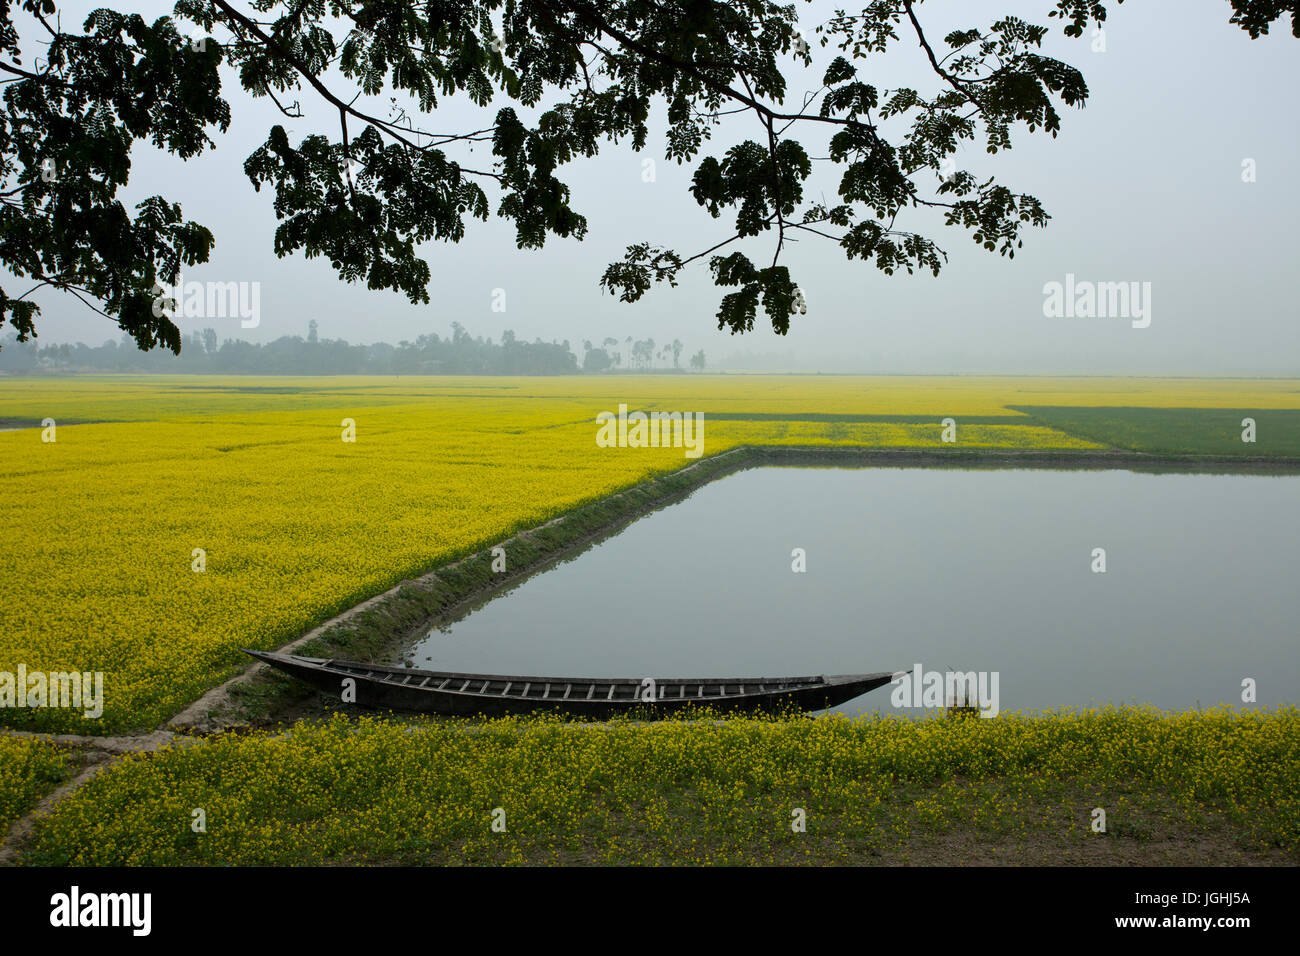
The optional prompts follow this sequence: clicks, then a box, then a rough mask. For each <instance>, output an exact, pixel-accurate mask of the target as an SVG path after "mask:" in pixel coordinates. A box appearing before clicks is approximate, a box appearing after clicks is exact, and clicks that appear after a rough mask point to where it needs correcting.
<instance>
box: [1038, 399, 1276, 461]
mask: <svg viewBox="0 0 1300 956" xmlns="http://www.w3.org/2000/svg"><path fill="white" fill-rule="evenodd" d="M1015 408H1016V410H1017V411H1021V412H1024V413H1025V414H1027V415H1029V416H1030V417H1031V418H1033V419H1034V420H1036V421H1038V422H1040V423H1042V424H1043V425H1046V426H1048V427H1050V428H1054V429H1057V430H1058V431H1063V432H1068V433H1069V434H1071V435H1076V436H1078V437H1081V438H1087V439H1089V440H1090V441H1095V442H1100V443H1102V444H1106V445H1113V446H1115V447H1116V448H1127V449H1129V450H1131V451H1142V452H1151V453H1157V454H1167V455H1227V456H1232V457H1235V458H1300V411H1295V410H1293V409H1270V408H1266V409H1259V408H1253V409H1252V408H1077V407H1065V406H1046V405H1020V406H1015ZM1243 418H1253V419H1254V420H1255V425H1256V429H1255V433H1256V439H1255V442H1254V443H1247V442H1243V441H1242V440H1241V434H1242V430H1243V428H1242V424H1241V421H1242V419H1243Z"/></svg>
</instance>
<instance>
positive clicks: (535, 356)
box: [0, 320, 704, 375]
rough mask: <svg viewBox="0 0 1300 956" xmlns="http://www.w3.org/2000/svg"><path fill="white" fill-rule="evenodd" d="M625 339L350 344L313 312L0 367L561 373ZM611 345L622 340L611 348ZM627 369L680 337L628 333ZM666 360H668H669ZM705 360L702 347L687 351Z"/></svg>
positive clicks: (3, 352) (36, 356)
mask: <svg viewBox="0 0 1300 956" xmlns="http://www.w3.org/2000/svg"><path fill="white" fill-rule="evenodd" d="M622 345H623V343H621V342H619V341H618V340H615V339H613V338H609V339H606V340H605V344H604V347H598V346H594V345H593V344H592V343H591V342H590V341H587V342H584V343H583V359H582V362H581V364H579V361H578V357H577V355H575V354H574V350H573V349H572V348H571V346H570V345H569V342H568V340H567V339H566V340H565V341H563V342H543V341H542V340H541V339H535V340H534V341H532V342H524V341H521V340H519V339H517V338H515V334H514V333H513V332H511V331H509V330H506V331H505V332H503V333H501V341H500V342H493V341H492V339H490V338H488V339H484V338H481V337H474V336H471V335H470V334H469V333H468V332H467V331H466V330H465V328H464V327H463V326H462V325H461V324H460V323H459V322H453V323H452V326H451V335H450V336H439V335H437V334H430V335H421V336H420V337H419V338H417V339H416V340H415V341H414V342H405V341H404V342H400V343H399V344H397V345H389V344H388V343H386V342H377V343H375V344H374V345H350V344H348V343H347V342H345V341H343V340H342V339H320V338H319V337H318V335H317V331H316V322H315V321H314V320H313V321H312V322H311V323H310V325H309V327H308V331H307V337H306V338H303V337H302V336H297V335H294V336H288V335H287V336H283V337H282V338H278V339H276V340H275V341H273V342H267V343H265V344H256V343H253V342H245V341H242V340H240V339H226V340H225V341H224V342H220V343H218V340H217V333H216V331H215V330H213V329H204V330H203V331H202V332H198V333H191V334H189V335H186V336H185V337H184V338H183V340H182V342H181V354H180V355H173V354H172V353H171V352H169V351H167V350H165V349H155V350H153V351H151V352H142V351H140V350H139V349H138V348H136V345H135V342H134V341H133V340H132V339H131V338H130V337H129V336H125V335H124V336H123V337H122V339H121V341H118V342H114V341H111V340H110V341H107V342H105V343H104V344H103V345H100V346H98V347H95V348H92V347H90V346H88V345H83V344H82V343H80V342H78V343H77V344H76V345H48V346H41V345H40V344H39V343H37V342H25V343H21V342H18V341H16V340H15V339H14V338H13V337H10V338H8V339H7V340H6V341H5V342H4V343H3V347H0V371H4V372H11V373H13V372H18V373H21V372H32V373H37V372H160V373H161V372H170V373H176V372H192V373H205V372H206V373H233V374H250V375H566V374H571V373H574V372H579V371H586V372H604V371H613V370H616V369H620V368H623V367H624V360H623V349H622V348H621V346H622ZM613 346H620V347H619V348H614V347H613ZM626 350H627V354H628V356H629V361H628V362H627V363H626V367H628V368H631V369H651V368H654V367H655V358H656V356H657V357H659V358H660V359H662V360H663V361H664V363H665V366H666V367H668V368H679V367H680V366H679V364H678V362H679V359H680V357H681V351H682V345H681V343H680V342H677V341H674V342H672V343H671V344H668V345H665V346H663V347H662V348H661V349H660V351H659V352H657V353H656V351H655V343H654V340H653V339H645V340H641V341H637V342H633V341H632V339H631V338H628V339H627V340H626ZM670 362H671V364H669V363H670ZM690 364H691V367H692V368H695V369H703V368H704V352H703V351H700V352H698V353H697V354H696V355H695V356H693V357H692V358H691V359H690Z"/></svg>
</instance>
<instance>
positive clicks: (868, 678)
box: [244, 649, 893, 720]
mask: <svg viewBox="0 0 1300 956" xmlns="http://www.w3.org/2000/svg"><path fill="white" fill-rule="evenodd" d="M244 653H246V654H250V655H252V656H253V657H255V658H257V659H258V660H259V661H262V662H264V663H266V664H269V665H270V666H272V667H274V668H277V669H278V670H282V671H284V672H285V673H286V674H291V675H292V676H294V677H296V678H298V679H299V680H302V681H305V682H307V683H308V684H311V685H312V686H314V687H317V688H319V689H320V690H322V691H324V692H325V693H326V694H329V695H331V696H338V697H339V698H340V699H342V698H343V693H344V690H345V688H346V689H349V690H351V691H352V693H353V699H352V701H351V702H353V703H356V704H359V705H361V706H363V707H374V708H380V709H384V710H400V711H414V712H418V713H434V714H451V715H457V716H463V717H469V716H475V715H487V716H500V715H504V714H527V713H536V712H539V711H543V712H545V711H552V712H557V713H564V714H571V715H574V716H579V717H592V718H597V719H602V720H603V719H607V718H609V717H614V716H617V715H619V714H636V715H638V716H645V717H663V716H667V715H669V714H672V713H676V712H680V711H683V710H686V709H689V708H692V707H709V708H710V709H712V710H714V711H754V712H757V711H763V712H769V713H773V712H785V711H802V710H821V709H823V708H827V707H834V706H835V705H836V704H842V703H844V702H845V701H848V700H852V699H853V698H854V697H857V696H859V695H861V694H865V693H866V692H867V691H869V690H874V689H875V688H877V687H880V686H882V685H884V684H887V683H889V682H890V680H892V678H893V674H892V673H882V674H848V675H839V676H830V677H828V676H820V677H723V678H719V677H699V678H695V677H692V678H680V677H673V678H663V679H655V680H653V681H651V680H649V679H643V678H632V677H628V678H609V677H606V678H591V677H509V676H506V675H502V674H462V673H454V672H447V671H425V670H417V669H416V668H413V667H394V666H391V665H387V664H365V663H361V662H359V661H343V660H326V659H324V658H319V657H302V656H300V655H297V654H276V653H271V652H268V651H252V650H247V649H245V651H244ZM348 680H350V681H352V682H353V684H352V685H351V686H350V687H348V685H345V683H344V682H345V681H348ZM652 695H653V701H651V700H650V698H651V696H652Z"/></svg>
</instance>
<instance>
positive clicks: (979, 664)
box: [408, 468, 1300, 714]
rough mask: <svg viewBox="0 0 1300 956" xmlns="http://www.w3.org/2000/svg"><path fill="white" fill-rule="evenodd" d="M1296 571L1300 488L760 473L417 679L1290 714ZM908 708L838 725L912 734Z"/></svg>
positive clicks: (1114, 475)
mask: <svg viewBox="0 0 1300 956" xmlns="http://www.w3.org/2000/svg"><path fill="white" fill-rule="evenodd" d="M796 548H801V549H803V551H804V553H805V555H806V568H807V570H806V571H804V572H802V573H796V572H795V571H793V570H792V564H793V563H794V561H795V558H794V557H792V552H793V551H794V549H796ZM1097 548H1103V549H1105V567H1106V570H1105V572H1104V573H1097V572H1095V571H1094V570H1093V566H1094V564H1095V563H1096V560H1097V559H1096V558H1095V557H1094V549H1097ZM1297 569H1300V477H1296V476H1273V475H1178V474H1145V473H1135V472H1129V471H1045V470H996V471H994V470H955V469H921V468H863V469H833V468H759V469H753V470H749V471H744V472H740V473H737V474H734V475H731V476H728V477H726V478H723V479H721V480H719V481H716V482H713V483H712V484H709V485H706V486H704V487H703V488H700V489H698V490H697V491H696V492H694V493H693V494H692V495H691V496H690V497H689V498H687V499H686V500H684V501H682V502H680V503H678V504H674V505H671V506H669V507H667V508H665V509H663V510H661V511H657V512H655V513H653V514H650V515H647V516H645V517H643V518H641V519H639V520H638V521H636V522H634V523H633V524H631V525H629V526H628V527H627V528H626V529H624V530H623V531H621V532H620V533H618V534H616V535H614V536H613V537H610V538H607V539H606V540H604V541H603V542H601V543H600V544H598V545H596V546H594V547H592V548H590V549H588V550H587V551H585V552H583V553H582V554H580V555H578V556H576V557H575V558H573V559H571V560H569V561H567V562H565V563H562V564H559V565H557V566H555V567H552V568H550V569H549V570H545V571H543V572H541V573H539V574H537V575H535V576H533V577H532V578H529V579H527V580H526V581H523V582H522V583H520V584H519V585H518V586H516V587H515V588H513V589H512V590H510V591H509V592H507V593H502V594H500V595H498V596H496V597H495V598H494V599H492V600H490V601H488V602H487V603H485V604H483V605H482V606H480V607H478V608H477V609H475V610H473V611H471V612H470V613H469V614H467V615H466V616H464V617H462V618H461V619H459V620H456V621H452V622H450V623H449V624H448V625H447V626H445V627H443V628H441V629H438V630H435V631H432V632H431V633H430V634H429V635H428V636H427V637H426V638H425V639H424V640H422V641H421V642H420V643H419V644H417V645H416V646H415V648H414V649H413V651H412V652H411V653H410V655H409V656H408V660H410V661H412V662H413V663H414V664H415V666H417V667H425V668H430V669H435V670H459V671H477V672H494V673H509V674H540V675H565V676H581V677H586V676H592V677H599V676H614V677H624V676H626V677H641V676H655V677H672V676H711V675H712V676H728V677H729V676H751V675H752V676H769V675H771V676H781V675H793V674H852V673H864V672H873V671H902V670H912V669H913V668H914V666H915V665H916V664H918V663H919V664H921V667H922V670H923V671H928V670H934V671H939V672H945V671H962V672H966V671H975V672H981V671H982V672H989V673H990V674H992V673H993V672H996V674H997V681H998V685H997V686H998V693H999V698H1000V700H999V706H1000V708H1001V710H1002V711H1004V712H1005V711H1008V710H1028V709H1037V708H1048V707H1060V706H1086V705H1088V704H1095V703H1105V702H1107V701H1113V702H1115V703H1117V704H1118V703H1121V702H1124V703H1130V704H1131V703H1153V704H1156V705H1158V706H1160V707H1166V708H1174V709H1180V710H1181V709H1186V708H1194V707H1196V706H1198V705H1200V706H1203V707H1204V706H1210V705H1212V704H1217V703H1219V702H1227V703H1234V704H1238V705H1242V700H1241V695H1242V682H1243V680H1244V679H1246V678H1251V679H1253V680H1255V681H1256V682H1257V687H1258V690H1257V705H1258V706H1268V707H1274V706H1277V705H1279V704H1283V703H1291V702H1294V701H1296V700H1297V699H1300V694H1298V693H1297V688H1298V687H1300V653H1298V651H1300V594H1298V591H1297V583H1298V582H1297ZM891 691H892V688H890V687H888V686H886V687H884V688H881V689H879V690H876V691H873V692H871V693H870V694H867V695H865V696H863V697H860V698H858V699H857V700H855V701H852V702H850V703H849V704H846V705H843V706H842V707H840V708H837V709H839V710H841V711H844V712H846V713H849V714H856V713H860V712H862V711H868V712H880V713H897V712H898V711H897V710H896V709H895V708H894V707H893V706H892V705H891ZM1244 706H1256V705H1244ZM913 713H918V712H913Z"/></svg>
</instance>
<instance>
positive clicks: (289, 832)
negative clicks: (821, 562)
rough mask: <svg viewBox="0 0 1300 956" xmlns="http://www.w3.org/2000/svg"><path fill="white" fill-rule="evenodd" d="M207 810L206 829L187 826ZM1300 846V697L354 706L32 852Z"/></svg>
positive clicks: (1134, 854)
mask: <svg viewBox="0 0 1300 956" xmlns="http://www.w3.org/2000/svg"><path fill="white" fill-rule="evenodd" d="M1096 808H1101V809H1103V810H1105V812H1106V831H1105V832H1104V833H1098V832H1094V831H1093V828H1092V821H1093V820H1094V811H1095V809H1096ZM196 809H202V810H203V811H204V813H205V815H206V832H201V833H200V832H195V831H194V829H193V827H192V825H191V824H192V820H193V819H194V816H193V811H194V810H196ZM798 811H802V819H804V820H805V821H806V828H805V829H804V830H802V831H796V829H795V828H794V827H792V823H795V822H796V821H797V820H799V819H800V814H799V812H798ZM494 820H496V821H497V822H498V824H499V825H501V824H503V825H504V830H500V829H498V830H494V829H493V822H494ZM1297 859H1300V711H1298V710H1297V709H1296V708H1287V709H1283V710H1280V711H1275V712H1241V711H1232V710H1229V709H1227V708H1221V709H1216V710H1211V711H1205V712H1196V711H1193V712H1188V713H1182V714H1168V713H1162V712H1159V711H1156V710H1151V709H1145V708H1142V709H1105V710H1096V711H1083V712H1055V713H1046V714H1036V715H1003V716H1001V717H999V718H996V719H993V720H982V719H980V718H977V717H970V718H956V719H942V720H904V719H898V718H888V719H876V718H872V719H860V720H846V719H843V718H837V717H827V718H820V719H816V720H788V721H768V720H758V719H733V720H726V721H719V722H677V721H672V722H665V723H658V724H630V723H614V724H609V725H588V726H580V725H573V724H564V723H560V722H557V721H518V720H504V721H494V722H490V723H486V724H462V723H451V722H430V723H417V724H408V723H396V722H387V721H384V720H380V719H373V718H368V719H363V720H360V721H351V720H349V719H346V718H343V717H336V718H334V719H332V720H329V721H324V722H312V723H303V724H300V725H298V726H296V727H295V728H293V730H292V731H291V732H289V733H286V734H282V735H279V736H264V735H260V734H259V735H253V736H234V735H230V736H221V737H217V738H213V739H211V740H209V741H207V742H204V743H202V744H198V745H194V746H190V747H186V748H181V749H174V750H165V751H162V752H159V753H156V754H152V755H148V756H139V757H130V758H127V759H126V760H124V761H122V762H121V763H119V764H117V765H116V766H115V767H114V768H112V769H111V770H109V771H107V772H105V773H103V774H101V775H99V776H97V777H96V778H94V779H93V780H91V781H90V782H89V783H87V784H86V785H85V786H84V787H82V788H81V789H79V790H78V791H77V792H76V793H74V794H72V795H71V796H70V797H68V798H67V799H66V800H64V801H63V802H62V803H61V804H60V805H59V806H58V807H57V808H56V809H55V810H54V812H53V814H52V815H51V816H50V817H49V818H47V819H46V820H45V821H44V823H43V824H42V825H41V826H40V828H39V829H38V831H37V832H36V834H35V836H34V839H33V841H32V842H31V843H30V845H29V846H28V847H27V849H26V851H25V854H24V862H26V863H29V864H53V865H58V864H89V865H117V864H129V865H136V864H211V865H219V864H236V865H246V864H281V865H282V864H321V863H359V862H366V863H468V864H474V863H524V862H530V863H541V862H575V861H587V862H600V863H615V864H641V863H723V864H731V863H749V862H765V863H801V862H818V863H907V862H913V863H926V862H929V863H963V862H970V861H975V862H991V861H992V862H996V861H999V860H1001V861H1007V862H1033V861H1039V862H1072V861H1073V862H1113V863H1161V862H1168V863H1180V862H1181V863H1192V862H1195V863H1210V864H1213V863H1241V862H1265V863H1267V862H1280V863H1294V862H1296V861H1297Z"/></svg>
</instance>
